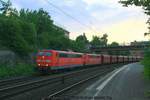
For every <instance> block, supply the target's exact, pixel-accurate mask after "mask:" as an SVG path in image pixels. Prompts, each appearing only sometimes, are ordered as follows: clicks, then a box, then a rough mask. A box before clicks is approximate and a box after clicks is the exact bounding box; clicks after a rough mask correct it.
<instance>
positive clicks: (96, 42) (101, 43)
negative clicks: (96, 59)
mask: <svg viewBox="0 0 150 100" xmlns="http://www.w3.org/2000/svg"><path fill="white" fill-rule="evenodd" d="M107 37H108V35H107V34H103V36H102V37H101V38H100V37H98V36H93V39H92V41H91V45H92V46H93V47H106V46H107V41H108V39H107Z"/></svg>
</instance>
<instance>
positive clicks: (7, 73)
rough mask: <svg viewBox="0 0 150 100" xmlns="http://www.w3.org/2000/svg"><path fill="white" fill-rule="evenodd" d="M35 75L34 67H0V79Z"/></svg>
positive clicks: (17, 65) (20, 64)
mask: <svg viewBox="0 0 150 100" xmlns="http://www.w3.org/2000/svg"><path fill="white" fill-rule="evenodd" d="M33 74H35V71H34V65H32V64H24V63H18V64H16V65H14V66H10V65H6V64H4V65H0V78H6V77H12V76H13V77H14V76H29V75H33Z"/></svg>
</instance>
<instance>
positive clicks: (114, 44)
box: [109, 42, 119, 47]
mask: <svg viewBox="0 0 150 100" xmlns="http://www.w3.org/2000/svg"><path fill="white" fill-rule="evenodd" d="M109 46H110V47H117V46H119V43H117V42H112V43H111V44H110V45H109Z"/></svg>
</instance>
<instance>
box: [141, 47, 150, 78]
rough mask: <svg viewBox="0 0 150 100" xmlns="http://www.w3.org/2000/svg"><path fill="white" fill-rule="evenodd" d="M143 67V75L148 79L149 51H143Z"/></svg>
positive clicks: (149, 75) (149, 73)
mask: <svg viewBox="0 0 150 100" xmlns="http://www.w3.org/2000/svg"><path fill="white" fill-rule="evenodd" d="M142 64H143V65H144V75H145V77H146V78H148V79H150V49H149V50H146V51H145V55H144V59H143V60H142Z"/></svg>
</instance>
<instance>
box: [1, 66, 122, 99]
mask: <svg viewBox="0 0 150 100" xmlns="http://www.w3.org/2000/svg"><path fill="white" fill-rule="evenodd" d="M116 66H119V65H116V64H114V65H103V66H102V65H101V66H97V67H93V68H87V69H82V70H77V71H73V72H68V73H63V74H58V75H52V76H50V77H45V78H41V79H37V80H32V81H27V82H23V83H22V82H21V83H20V84H16V85H15V84H14V85H12V86H9V87H4V88H1V89H0V94H1V95H0V100H3V99H8V100H10V97H11V99H12V100H17V99H18V100H19V99H22V100H26V99H27V98H24V97H25V96H24V93H27V92H28V93H29V92H30V91H36V92H37V93H35V94H34V93H30V94H32V95H30V96H31V97H30V99H32V100H33V98H34V99H35V100H38V99H39V100H40V99H41V98H42V97H43V96H47V95H48V94H53V93H57V92H58V91H59V90H62V89H64V88H66V87H68V86H72V85H74V84H77V83H78V82H79V83H80V82H81V81H83V80H89V79H92V78H94V77H96V76H100V75H103V74H106V73H108V72H110V71H112V70H113V69H114V67H116ZM42 87H46V88H47V89H48V90H41V89H40V88H42ZM49 88H50V89H49ZM38 89H40V90H39V91H40V92H41V93H40V94H39V92H38ZM43 91H46V93H47V94H46V93H45V92H43ZM42 92H43V94H42ZM18 95H21V96H19V98H18V97H17V96H18Z"/></svg>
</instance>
